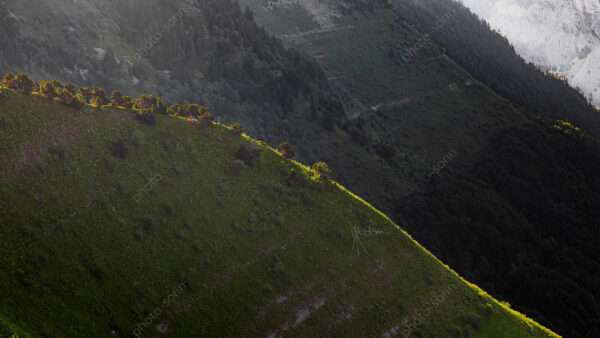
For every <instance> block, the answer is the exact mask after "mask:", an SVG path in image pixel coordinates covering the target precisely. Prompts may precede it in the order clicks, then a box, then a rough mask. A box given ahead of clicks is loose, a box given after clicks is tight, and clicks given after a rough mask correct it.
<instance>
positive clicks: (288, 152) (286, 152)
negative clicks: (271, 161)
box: [279, 142, 296, 159]
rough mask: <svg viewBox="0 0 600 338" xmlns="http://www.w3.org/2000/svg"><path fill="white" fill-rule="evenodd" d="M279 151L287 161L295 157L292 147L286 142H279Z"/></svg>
mask: <svg viewBox="0 0 600 338" xmlns="http://www.w3.org/2000/svg"><path fill="white" fill-rule="evenodd" d="M279 151H280V152H281V155H283V157H285V158H288V159H289V158H293V157H294V156H296V152H294V149H292V146H290V145H289V144H288V143H287V142H281V144H279Z"/></svg>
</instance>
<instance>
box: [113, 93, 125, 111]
mask: <svg viewBox="0 0 600 338" xmlns="http://www.w3.org/2000/svg"><path fill="white" fill-rule="evenodd" d="M110 102H111V103H112V105H113V107H121V106H123V104H124V103H125V102H124V101H123V95H121V92H119V91H114V92H112V94H110Z"/></svg>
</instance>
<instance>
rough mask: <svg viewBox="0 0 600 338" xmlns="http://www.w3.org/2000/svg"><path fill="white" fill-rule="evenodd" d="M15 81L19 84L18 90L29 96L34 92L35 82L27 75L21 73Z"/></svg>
mask: <svg viewBox="0 0 600 338" xmlns="http://www.w3.org/2000/svg"><path fill="white" fill-rule="evenodd" d="M14 80H15V81H16V82H17V88H18V89H20V90H22V91H23V92H24V93H25V94H27V95H29V94H31V92H32V91H33V81H31V79H30V78H29V76H27V74H25V73H19V74H17V76H15V78H14Z"/></svg>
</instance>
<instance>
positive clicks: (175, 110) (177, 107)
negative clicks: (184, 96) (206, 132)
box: [167, 104, 184, 116]
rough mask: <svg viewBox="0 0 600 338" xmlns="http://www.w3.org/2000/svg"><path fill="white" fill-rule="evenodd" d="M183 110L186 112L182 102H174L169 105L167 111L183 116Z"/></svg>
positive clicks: (170, 113)
mask: <svg viewBox="0 0 600 338" xmlns="http://www.w3.org/2000/svg"><path fill="white" fill-rule="evenodd" d="M183 112H184V110H183V106H182V105H180V104H174V105H172V106H171V107H169V109H167V113H168V114H169V115H178V116H181V115H182V113H183Z"/></svg>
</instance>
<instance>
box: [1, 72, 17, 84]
mask: <svg viewBox="0 0 600 338" xmlns="http://www.w3.org/2000/svg"><path fill="white" fill-rule="evenodd" d="M14 78H15V76H14V74H13V73H11V72H8V73H6V74H5V75H4V76H3V77H2V87H8V83H9V82H10V81H11V80H12V79H14Z"/></svg>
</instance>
